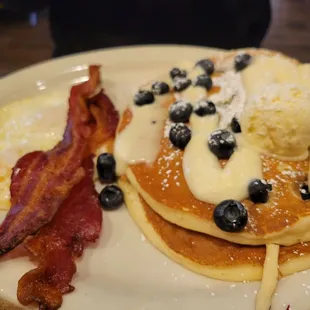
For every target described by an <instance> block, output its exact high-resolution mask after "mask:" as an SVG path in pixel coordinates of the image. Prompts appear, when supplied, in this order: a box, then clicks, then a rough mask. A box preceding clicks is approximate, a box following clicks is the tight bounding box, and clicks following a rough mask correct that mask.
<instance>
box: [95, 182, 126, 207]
mask: <svg viewBox="0 0 310 310" xmlns="http://www.w3.org/2000/svg"><path fill="white" fill-rule="evenodd" d="M99 201H100V204H101V206H102V208H103V209H104V210H108V211H111V210H116V209H118V208H119V207H120V206H121V205H122V204H123V202H124V194H123V192H122V190H121V189H120V188H119V187H118V186H116V185H108V186H106V187H105V188H104V189H103V190H102V191H101V193H100V194H99Z"/></svg>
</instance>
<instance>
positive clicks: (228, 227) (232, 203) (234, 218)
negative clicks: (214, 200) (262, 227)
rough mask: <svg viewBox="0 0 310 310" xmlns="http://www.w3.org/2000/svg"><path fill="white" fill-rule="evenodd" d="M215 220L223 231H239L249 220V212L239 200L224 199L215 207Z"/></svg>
mask: <svg viewBox="0 0 310 310" xmlns="http://www.w3.org/2000/svg"><path fill="white" fill-rule="evenodd" d="M213 220H214V222H215V224H216V226H217V227H218V228H220V229H221V230H223V231H226V232H239V231H241V230H243V228H244V227H245V225H246V224H247V222H248V212H247V210H246V208H245V207H244V206H243V204H242V203H240V202H239V201H236V200H224V201H222V202H221V203H220V204H218V205H217V206H216V207H215V209H214V212H213Z"/></svg>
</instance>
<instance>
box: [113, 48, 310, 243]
mask: <svg viewBox="0 0 310 310" xmlns="http://www.w3.org/2000/svg"><path fill="white" fill-rule="evenodd" d="M309 76H310V66H309V65H307V64H299V63H298V62H297V61H295V60H294V59H290V58H288V57H286V56H284V55H281V54H278V53H275V52H270V51H265V50H253V49H249V50H243V51H234V52H229V53H227V54H222V55H220V56H218V57H217V56H215V57H214V58H212V59H203V60H199V61H197V63H196V64H195V63H186V62H185V63H181V64H179V65H177V66H176V67H174V68H171V70H170V72H167V73H165V74H164V75H163V76H162V77H160V78H158V79H157V80H154V81H151V82H150V83H148V84H146V85H145V86H143V87H141V89H139V90H138V91H137V92H136V94H135V96H134V98H133V99H132V102H131V103H130V104H129V106H128V108H127V109H126V110H125V111H124V113H123V115H122V117H121V120H120V123H119V127H118V134H117V137H116V141H115V146H114V153H115V157H116V162H117V165H116V166H117V173H118V174H119V175H126V176H127V178H128V180H129V182H130V183H131V185H132V186H133V187H134V188H135V190H137V191H138V192H139V194H140V195H141V196H142V197H143V199H144V200H145V201H146V202H147V203H148V205H149V206H150V207H151V208H152V209H153V210H154V211H155V212H156V213H158V214H159V215H160V216H161V217H163V218H164V219H165V220H167V221H169V222H171V223H174V224H176V225H178V226H181V227H184V228H187V229H191V230H194V231H198V232H201V233H205V234H208V235H211V236H214V237H217V238H221V239H225V240H227V241H230V242H235V243H239V244H247V245H265V244H269V243H273V244H279V245H287V246H288V245H294V244H296V243H299V242H300V241H304V242H306V241H309V240H310V232H308V226H309V225H310V200H309V198H310V194H309V191H308V173H309V162H308V147H309V145H310V123H309V121H308V120H309V118H310V109H309V102H310V78H309Z"/></svg>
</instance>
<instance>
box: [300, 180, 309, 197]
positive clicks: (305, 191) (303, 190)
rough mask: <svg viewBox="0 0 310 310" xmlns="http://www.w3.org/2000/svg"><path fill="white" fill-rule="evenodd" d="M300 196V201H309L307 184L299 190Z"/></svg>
mask: <svg viewBox="0 0 310 310" xmlns="http://www.w3.org/2000/svg"><path fill="white" fill-rule="evenodd" d="M299 191H300V196H301V199H302V200H309V199H310V193H309V187H308V185H307V184H303V185H302V186H301V187H300V188H299Z"/></svg>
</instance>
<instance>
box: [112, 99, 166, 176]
mask: <svg viewBox="0 0 310 310" xmlns="http://www.w3.org/2000/svg"><path fill="white" fill-rule="evenodd" d="M169 97H170V95H163V96H156V97H155V98H156V101H155V102H154V103H152V104H148V105H144V106H135V105H134V104H132V106H131V107H130V110H131V113H132V120H131V122H130V123H129V124H128V126H127V127H126V128H125V129H124V130H123V131H122V132H121V133H120V134H119V135H118V136H117V138H116V140H115V145H114V155H115V159H116V162H117V165H116V166H117V174H118V175H122V174H124V173H125V171H126V167H127V165H128V164H137V163H141V162H145V163H149V164H151V163H152V162H153V161H154V160H155V159H156V157H157V155H158V152H159V150H160V141H161V138H162V132H163V128H164V124H165V120H166V118H167V113H168V112H167V108H165V107H164V106H163V104H164V103H166V102H167V100H169Z"/></svg>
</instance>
